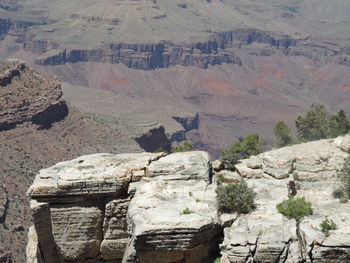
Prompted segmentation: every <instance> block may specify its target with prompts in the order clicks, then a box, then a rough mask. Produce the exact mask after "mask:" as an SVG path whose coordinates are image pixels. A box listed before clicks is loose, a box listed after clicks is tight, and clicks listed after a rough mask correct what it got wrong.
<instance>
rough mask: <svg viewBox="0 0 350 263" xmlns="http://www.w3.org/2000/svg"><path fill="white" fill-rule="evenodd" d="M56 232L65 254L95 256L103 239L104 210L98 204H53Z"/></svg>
mask: <svg viewBox="0 0 350 263" xmlns="http://www.w3.org/2000/svg"><path fill="white" fill-rule="evenodd" d="M50 210H51V218H52V233H53V236H54V239H55V242H56V244H57V246H58V247H59V249H60V252H61V254H62V258H63V259H64V260H68V261H77V260H82V259H86V258H89V257H95V256H97V255H98V253H99V248H100V243H101V241H102V222H103V210H102V209H101V208H99V207H98V206H97V205H96V204H63V205H51V207H50Z"/></svg>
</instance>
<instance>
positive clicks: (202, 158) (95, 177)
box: [28, 151, 232, 263]
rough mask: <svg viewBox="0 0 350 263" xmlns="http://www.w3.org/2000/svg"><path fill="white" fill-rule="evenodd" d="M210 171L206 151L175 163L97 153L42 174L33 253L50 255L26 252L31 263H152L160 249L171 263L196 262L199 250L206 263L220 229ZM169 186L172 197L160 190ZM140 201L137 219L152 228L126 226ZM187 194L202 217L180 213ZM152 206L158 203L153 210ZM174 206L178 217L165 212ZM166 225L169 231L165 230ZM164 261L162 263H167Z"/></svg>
mask: <svg viewBox="0 0 350 263" xmlns="http://www.w3.org/2000/svg"><path fill="white" fill-rule="evenodd" d="M210 170H211V167H210V161H209V156H208V154H207V153H205V152H200V151H196V152H187V153H176V154H172V155H169V156H167V155H166V154H164V153H139V154H119V155H115V154H94V155H87V156H82V157H80V158H77V159H75V160H72V161H68V162H62V163H58V164H56V165H54V166H53V167H51V168H48V169H44V170H41V171H40V173H39V174H38V175H37V176H36V178H35V181H34V183H33V185H32V186H31V187H30V189H29V190H28V194H29V195H30V196H31V197H32V198H33V199H34V201H32V203H33V208H32V213H33V217H34V224H35V230H36V232H37V239H35V237H33V234H31V235H32V236H31V239H32V241H31V242H30V244H29V245H28V250H30V249H35V248H36V247H38V248H40V249H39V250H38V251H41V250H43V249H44V250H45V252H44V253H43V255H39V253H36V252H33V251H31V252H29V251H28V258H30V260H31V262H30V263H34V262H35V260H36V259H38V258H39V256H40V257H42V258H43V260H42V262H40V263H48V262H49V263H54V262H55V260H57V262H60V263H61V262H77V263H80V262H85V261H86V260H88V262H104V261H108V262H111V263H112V262H113V263H114V262H118V263H119V262H121V261H122V260H124V262H135V260H140V262H148V261H146V260H152V257H149V256H150V255H149V254H148V253H149V252H150V253H153V252H152V251H151V250H150V249H151V248H152V247H154V246H157V247H158V248H157V249H156V250H157V251H163V252H164V253H166V254H169V253H170V254H169V255H170V256H169V260H170V259H171V258H172V257H173V258H174V255H173V256H171V252H172V251H173V250H176V251H177V252H176V253H180V254H179V255H182V256H181V257H182V258H184V257H188V256H189V255H192V256H193V255H195V254H196V253H195V251H201V254H203V257H205V256H206V254H207V252H205V253H204V252H203V251H210V248H211V246H212V244H214V243H215V244H218V241H217V236H218V233H220V230H221V226H220V224H219V218H218V215H217V213H216V210H215V185H211V186H210V187H209V186H208V183H209V180H210V173H211V171H210ZM194 179H196V180H194ZM166 185H169V189H168V190H165V191H164V192H159V191H158V190H157V189H158V188H162V187H164V186H166ZM184 186H186V187H184ZM139 191H141V192H140V193H139ZM170 191H171V192H170ZM192 191H193V192H192ZM177 193H178V194H177ZM170 194H171V196H170V197H169V195H170ZM134 195H136V196H140V197H139V198H138V199H136V200H138V201H137V203H136V205H134V207H135V208H134V209H133V211H134V212H132V213H131V214H132V215H133V216H136V217H137V218H139V216H141V217H144V219H145V220H146V221H145V222H148V223H145V222H141V221H140V222H138V221H137V220H136V221H135V222H134V221H132V220H133V219H134V218H133V219H132V220H131V219H129V221H128V220H127V212H128V210H130V208H129V203H130V200H131V198H132V197H133V196H134ZM183 195H185V196H186V197H187V199H188V200H191V202H192V206H191V207H189V209H194V208H195V211H196V213H197V215H195V214H189V215H186V214H182V212H183V210H185V209H186V208H187V201H188V200H187V199H186V198H184V197H183ZM164 198H165V199H164ZM35 199H37V200H45V201H46V202H45V203H38V202H37V201H36V200H35ZM153 199H158V201H159V202H154V203H152V202H151V200H153ZM163 199H164V200H163ZM162 200H163V201H164V202H161V201H162ZM145 202H146V203H145ZM147 203H150V204H153V209H151V210H152V211H154V213H152V214H150V215H148V213H149V212H150V211H151V210H148V209H145V205H146V204H147ZM175 203H178V205H177V206H178V208H177V210H176V215H177V217H174V216H173V215H172V214H171V213H170V214H168V213H167V210H169V212H171V210H173V209H172V206H173V205H174V204H175ZM182 206H183V207H182ZM133 213H136V214H133ZM158 217H159V218H158ZM154 218H158V221H154V220H153V219H154ZM167 220H170V222H169V224H168V225H167V226H166V225H163V223H161V222H163V221H164V222H166V221H167ZM229 220H232V219H227V222H228V221H229ZM128 222H129V224H128ZM227 222H226V223H227ZM147 224H149V227H151V228H155V229H154V230H152V231H153V232H152V231H151V233H148V232H147ZM128 225H129V230H130V231H129V232H128ZM134 226H135V227H134ZM145 227H146V229H145ZM135 231H141V234H138V233H137V232H135ZM145 231H146V232H145ZM149 234H150V236H149ZM154 236H155V237H156V238H155V239H154ZM157 237H160V239H159V240H157ZM144 247H148V248H147V249H143V248H144ZM168 250H169V251H168ZM125 251H126V252H125ZM58 252H59V253H58ZM163 252H162V253H163ZM55 253H56V254H55ZM157 253H158V252H157ZM53 255H56V256H54V259H53V260H51V258H52V257H53ZM158 256H159V258H158V259H157V260H158V261H159V260H162V259H163V256H162V255H160V254H159V255H158ZM158 261H157V262H158ZM150 262H152V261H150ZM155 262H156V261H155ZM159 262H162V261H159ZM169 262H174V261H171V260H170V261H169ZM193 262H201V261H193Z"/></svg>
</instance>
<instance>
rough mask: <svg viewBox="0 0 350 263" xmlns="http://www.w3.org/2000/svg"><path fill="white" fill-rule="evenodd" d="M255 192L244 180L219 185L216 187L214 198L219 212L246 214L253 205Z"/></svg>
mask: <svg viewBox="0 0 350 263" xmlns="http://www.w3.org/2000/svg"><path fill="white" fill-rule="evenodd" d="M255 196H256V193H255V192H254V191H253V189H251V188H249V187H248V185H247V183H246V182H244V181H241V182H238V183H232V184H228V185H226V186H222V185H219V186H218V187H217V189H216V200H217V205H218V210H219V212H226V213H232V212H237V213H238V214H247V213H249V212H250V211H252V210H253V209H254V207H255V205H254V198H255Z"/></svg>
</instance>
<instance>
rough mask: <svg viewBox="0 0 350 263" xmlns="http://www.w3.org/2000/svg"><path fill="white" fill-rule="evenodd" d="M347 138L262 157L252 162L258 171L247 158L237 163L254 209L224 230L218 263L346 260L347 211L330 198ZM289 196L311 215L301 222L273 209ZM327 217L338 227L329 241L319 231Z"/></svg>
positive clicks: (348, 243)
mask: <svg viewBox="0 0 350 263" xmlns="http://www.w3.org/2000/svg"><path fill="white" fill-rule="evenodd" d="M349 138H350V136H349V135H347V136H345V137H339V138H337V139H335V140H334V139H332V140H321V141H314V142H309V143H304V144H299V145H294V146H289V147H284V148H281V149H277V150H273V151H270V152H266V153H262V154H260V155H258V156H256V157H254V161H253V162H254V163H259V161H258V160H259V159H260V160H261V162H262V166H261V167H260V168H258V166H257V165H256V166H255V165H254V167H256V168H255V169H252V168H251V167H252V166H251V165H249V164H250V163H251V160H250V159H248V160H243V161H242V162H241V163H240V164H239V165H237V170H238V172H239V173H240V174H241V175H244V177H245V180H246V181H247V182H248V185H249V186H250V187H252V188H253V189H254V191H255V192H256V193H257V197H256V209H255V210H254V211H253V212H252V213H250V214H248V215H244V216H240V217H239V218H238V219H237V220H236V221H235V222H234V223H233V224H232V226H231V227H229V228H225V230H224V234H225V238H224V242H223V243H222V244H221V249H222V250H221V253H222V255H223V258H222V262H232V263H233V262H235V263H236V262H247V261H254V262H255V261H256V262H302V261H303V262H335V263H340V262H349V247H350V239H349V236H350V232H349V231H350V230H349V228H348V227H347V225H348V223H347V222H348V221H349V219H350V208H349V206H348V205H347V204H342V203H340V202H339V200H338V199H335V198H333V196H332V192H333V191H334V190H335V189H336V188H337V187H338V186H339V179H338V177H337V174H338V173H339V171H340V169H341V168H342V165H343V162H344V158H345V157H346V156H348V154H347V153H346V152H344V149H346V147H345V148H344V146H342V145H345V144H347V142H348V140H349ZM251 159H252V158H251ZM249 166H250V167H249ZM257 173H260V174H261V175H262V177H261V178H259V177H257V176H256V174H257ZM242 177H243V176H242ZM291 182H292V183H291ZM291 187H293V188H294V189H291ZM293 192H294V193H295V194H296V196H297V197H305V199H306V200H307V201H310V202H311V203H312V207H313V215H311V216H307V217H305V218H304V219H303V220H302V221H301V223H300V224H298V223H297V222H296V221H295V220H288V219H287V218H285V217H284V216H282V215H281V214H280V213H279V212H278V211H277V209H276V205H277V204H278V203H280V202H281V201H283V200H286V199H287V198H288V194H291V193H293ZM326 217H328V218H330V219H332V220H333V221H334V222H335V223H336V225H337V230H332V231H330V235H329V236H328V237H326V236H325V234H324V233H323V232H322V231H321V227H320V224H321V222H322V221H323V220H324V219H325V218H326Z"/></svg>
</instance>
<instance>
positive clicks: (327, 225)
mask: <svg viewBox="0 0 350 263" xmlns="http://www.w3.org/2000/svg"><path fill="white" fill-rule="evenodd" d="M320 226H321V229H322V232H323V233H324V234H325V235H326V237H328V236H329V231H330V230H336V229H337V225H336V224H335V223H334V221H333V220H332V219H328V218H326V219H324V220H323V221H322V223H321V224H320Z"/></svg>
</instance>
